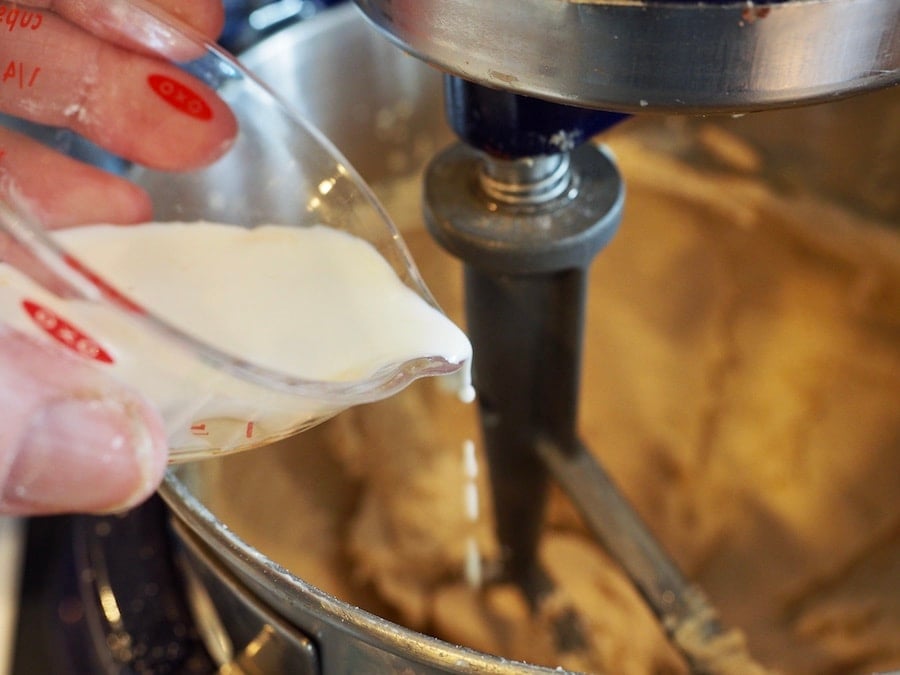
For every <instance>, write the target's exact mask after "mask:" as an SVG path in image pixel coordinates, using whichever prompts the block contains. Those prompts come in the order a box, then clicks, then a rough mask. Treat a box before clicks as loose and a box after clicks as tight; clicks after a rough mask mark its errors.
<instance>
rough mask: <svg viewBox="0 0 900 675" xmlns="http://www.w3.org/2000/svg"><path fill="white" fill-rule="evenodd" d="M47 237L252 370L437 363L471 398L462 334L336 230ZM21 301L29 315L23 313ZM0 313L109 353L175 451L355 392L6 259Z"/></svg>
mask: <svg viewBox="0 0 900 675" xmlns="http://www.w3.org/2000/svg"><path fill="white" fill-rule="evenodd" d="M54 237H55V238H56V240H57V241H58V242H59V243H60V244H61V245H62V246H63V247H64V248H65V249H66V251H67V252H68V254H69V255H71V256H73V257H74V258H76V259H77V260H79V261H80V263H82V264H83V265H85V266H86V267H87V268H89V269H90V270H91V271H92V272H93V273H96V274H97V275H98V276H99V277H101V278H102V279H103V280H104V281H105V282H107V283H109V284H110V285H112V286H113V287H114V288H115V289H117V290H118V291H120V292H121V293H123V294H124V295H126V296H127V297H128V298H130V299H131V300H133V301H135V302H136V303H138V304H139V305H141V306H142V307H143V308H145V309H146V310H147V311H149V312H150V313H152V314H154V315H156V316H158V317H159V318H162V319H163V320H165V321H166V322H168V323H170V324H171V325H173V326H175V327H177V328H179V329H181V330H183V331H184V332H186V333H188V334H190V335H191V336H193V337H195V338H197V339H198V340H200V341H202V342H204V343H206V344H207V345H209V346H212V347H214V348H216V349H218V350H220V351H222V352H225V353H227V354H230V355H234V356H236V357H239V358H241V359H243V360H246V361H249V362H250V363H253V364H254V365H257V366H260V367H262V368H266V369H270V370H273V371H277V372H279V373H283V374H284V375H286V376H292V377H297V378H303V379H305V380H313V381H319V382H349V381H359V380H365V379H366V378H369V377H373V376H375V375H376V374H377V373H384V372H385V371H386V370H388V371H389V370H390V369H392V368H397V367H398V366H400V365H402V364H405V363H408V362H410V361H414V360H418V359H434V360H440V361H444V362H446V363H448V364H459V365H460V366H461V367H460V371H459V373H458V374H457V376H456V377H457V386H458V390H459V395H460V397H461V398H463V399H471V398H472V396H473V394H474V390H473V389H472V386H471V379H470V375H469V367H468V364H469V363H470V361H471V345H470V344H469V341H468V339H467V338H466V336H465V335H464V334H463V333H462V331H461V330H460V329H459V328H458V327H457V326H455V325H454V324H453V323H452V322H451V321H450V320H449V319H448V318H447V317H446V316H445V315H444V314H443V313H441V312H440V311H439V310H437V309H435V308H434V307H433V306H432V305H430V304H429V303H428V302H426V301H425V300H424V299H423V298H421V297H420V296H419V295H418V294H416V293H415V292H414V291H413V290H411V289H410V288H408V287H407V286H405V285H404V284H403V283H402V281H401V280H400V279H399V278H398V277H397V275H396V274H395V273H394V271H393V269H392V268H391V266H390V265H389V264H388V263H387V261H386V260H385V259H384V258H383V257H382V256H381V255H380V254H379V253H378V252H377V251H376V249H375V248H374V247H373V246H372V245H371V244H369V243H368V242H366V241H365V240H363V239H360V238H357V237H355V236H353V235H350V234H348V233H346V232H344V231H341V230H336V229H333V228H330V227H326V226H321V225H318V226H313V227H289V226H276V225H265V226H260V227H256V228H252V229H248V228H243V227H239V226H235V225H223V224H215V223H206V222H198V223H166V224H160V223H147V224H143V225H135V226H112V225H90V226H83V227H77V228H70V229H66V230H60V231H57V232H55V233H54ZM26 301H27V302H28V303H30V304H29V305H28V307H30V311H26V310H24V309H23V308H24V305H23V303H24V302H26ZM35 307H38V308H40V311H39V312H37V315H36V311H35V309H34V308H35ZM0 317H2V320H3V321H4V322H5V323H8V324H10V325H11V327H13V328H16V329H18V330H23V331H26V332H28V333H31V334H35V335H39V336H41V337H43V338H45V339H51V338H55V339H56V340H57V341H60V340H61V338H63V339H69V338H71V333H72V331H69V332H68V333H67V332H66V331H64V330H62V329H60V328H59V326H60V325H62V326H63V327H69V328H71V329H72V330H73V331H74V333H75V335H76V336H82V337H84V336H87V338H88V341H87V343H86V344H88V346H89V347H91V348H92V349H93V351H91V349H85V348H84V343H79V349H80V351H81V352H82V354H83V355H87V356H88V357H90V355H91V354H94V355H96V354H97V353H98V352H97V351H96V349H100V350H101V351H102V354H104V355H106V356H107V357H108V360H107V361H104V362H102V363H100V364H99V365H100V367H107V368H109V369H110V370H111V372H113V373H115V374H116V375H118V376H119V377H120V378H121V379H122V380H124V381H126V382H128V383H130V384H132V385H133V386H134V387H136V388H137V389H138V390H140V391H141V392H142V393H144V394H145V395H146V396H147V397H148V398H149V399H150V400H151V401H152V402H153V403H154V404H156V406H157V407H158V408H159V409H160V410H161V411H162V413H163V418H164V419H165V420H166V422H167V425H168V431H169V434H170V443H171V444H172V447H173V450H178V451H182V452H185V453H201V452H203V451H208V450H210V449H214V450H225V449H230V448H233V447H238V446H241V445H243V446H249V445H254V444H259V443H262V442H265V441H267V440H270V439H271V438H272V437H273V436H275V437H277V436H279V435H285V434H286V433H287V432H290V431H293V430H297V429H300V428H304V427H307V426H310V425H312V424H313V423H315V422H318V421H321V420H322V419H324V418H325V417H328V416H331V415H333V414H335V413H336V412H338V411H339V410H341V409H343V408H345V407H348V406H350V405H353V404H355V403H358V402H360V400H354V399H352V398H348V399H347V400H342V401H335V400H334V399H333V398H331V397H329V396H325V395H323V396H321V397H316V396H315V395H307V396H298V395H296V394H291V393H286V392H285V391H284V390H283V389H282V390H278V389H277V388H276V389H273V388H267V387H264V386H262V385H259V384H255V383H252V382H248V381H246V380H241V379H240V378H236V377H234V376H232V375H229V374H228V373H225V372H223V371H222V370H219V369H216V368H214V367H212V366H210V365H208V364H207V363H205V362H203V361H201V360H200V359H198V358H197V357H196V356H195V355H193V354H191V353H190V351H188V350H185V349H183V348H182V347H180V346H178V345H175V344H174V343H172V342H170V341H166V340H164V339H161V338H160V336H158V335H156V334H155V333H154V331H148V330H147V328H146V327H145V326H142V325H141V324H140V323H138V322H135V321H133V320H131V319H129V318H127V317H126V316H125V315H124V314H123V313H122V312H119V311H117V310H114V309H112V308H110V307H109V306H106V305H104V304H100V303H93V302H86V301H78V300H62V299H60V298H59V297H57V296H55V295H52V294H50V293H48V292H47V291H46V290H44V289H43V288H42V287H40V286H37V285H36V284H34V283H33V282H32V281H31V280H30V279H29V278H27V277H25V276H24V275H22V274H21V273H20V272H19V271H17V270H16V269H14V268H13V267H11V266H10V265H6V264H0ZM54 321H55V322H56V323H54ZM69 346H72V345H69ZM448 369H449V368H448ZM371 398H373V397H371V396H370V397H369V400H371Z"/></svg>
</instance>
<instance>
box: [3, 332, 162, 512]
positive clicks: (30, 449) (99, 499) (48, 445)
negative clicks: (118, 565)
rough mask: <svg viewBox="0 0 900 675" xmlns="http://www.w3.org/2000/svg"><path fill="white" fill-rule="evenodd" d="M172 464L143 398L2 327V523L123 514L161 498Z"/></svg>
mask: <svg viewBox="0 0 900 675" xmlns="http://www.w3.org/2000/svg"><path fill="white" fill-rule="evenodd" d="M166 459H167V451H166V442H165V434H164V432H163V429H162V423H161V421H160V420H159V417H158V416H157V414H156V413H155V412H154V411H153V410H152V409H151V407H150V406H149V405H148V404H147V403H146V402H145V401H144V400H143V399H142V398H141V397H140V396H139V395H138V394H137V393H135V392H134V391H132V390H130V389H128V388H127V387H125V386H123V385H122V384H120V383H118V382H116V381H115V380H114V379H112V378H111V377H108V376H106V375H105V374H104V373H102V372H100V371H99V370H98V369H97V368H96V367H95V366H93V365H90V364H88V363H87V362H85V361H83V360H82V359H81V358H80V357H78V356H76V355H74V354H73V355H69V354H66V353H63V352H61V350H59V349H57V348H55V347H52V346H47V345H44V344H42V343H39V342H36V341H34V340H32V339H31V338H28V337H26V336H24V335H22V334H21V333H17V332H15V331H12V330H10V329H8V328H6V327H3V326H0V513H16V514H27V515H42V514H50V513H64V512H81V513H84V512H94V513H96V512H109V511H116V510H123V509H125V508H128V507H130V506H134V505H135V504H137V503H139V502H140V501H142V500H143V499H144V498H146V497H147V496H149V495H150V494H151V493H152V492H153V490H155V489H156V487H157V485H158V484H159V482H160V480H161V479H162V475H163V472H164V470H165V465H166Z"/></svg>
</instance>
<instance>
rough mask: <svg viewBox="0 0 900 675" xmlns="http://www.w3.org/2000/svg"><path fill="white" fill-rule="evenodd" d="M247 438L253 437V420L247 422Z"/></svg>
mask: <svg viewBox="0 0 900 675" xmlns="http://www.w3.org/2000/svg"><path fill="white" fill-rule="evenodd" d="M246 436H247V438H253V422H247V431H246Z"/></svg>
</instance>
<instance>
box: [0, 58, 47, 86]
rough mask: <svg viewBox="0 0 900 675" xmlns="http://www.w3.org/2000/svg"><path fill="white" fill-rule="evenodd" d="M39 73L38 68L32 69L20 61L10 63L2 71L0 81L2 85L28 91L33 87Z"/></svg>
mask: <svg viewBox="0 0 900 675" xmlns="http://www.w3.org/2000/svg"><path fill="white" fill-rule="evenodd" d="M40 72H41V67H40V66H34V67H32V66H26V65H25V63H24V62H22V61H10V62H9V64H8V65H7V66H6V68H4V69H3V77H2V79H0V81H2V82H3V84H13V85H18V87H19V89H30V88H31V87H33V86H34V83H35V81H36V80H37V76H38V74H39V73H40Z"/></svg>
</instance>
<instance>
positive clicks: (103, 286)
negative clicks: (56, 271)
mask: <svg viewBox="0 0 900 675" xmlns="http://www.w3.org/2000/svg"><path fill="white" fill-rule="evenodd" d="M63 260H65V262H66V265H68V266H69V267H71V268H72V269H73V270H75V271H76V272H80V273H81V274H83V275H84V276H85V277H86V278H87V279H88V280H89V281H90V282H91V283H92V284H94V285H95V286H96V287H97V288H99V289H100V292H101V293H103V295H105V296H106V297H107V298H109V299H110V300H115V301H116V302H118V303H120V304H122V305H123V306H125V307H127V308H128V309H129V310H131V311H132V312H136V313H138V314H146V313H147V311H146V310H145V309H144V308H143V307H141V306H140V305H138V304H136V303H134V302H132V301H131V300H130V299H128V298H127V297H125V296H124V295H122V294H121V293H119V291H117V290H116V289H115V288H113V287H112V286H110V285H109V284H108V283H106V282H105V281H103V279H101V278H100V277H98V276H97V275H96V274H94V273H93V272H92V271H91V270H89V269H88V268H87V267H85V266H84V265H82V264H81V263H80V262H79V261H78V260H77V259H76V258H73V257H72V256H69V255H66V256H63Z"/></svg>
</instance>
